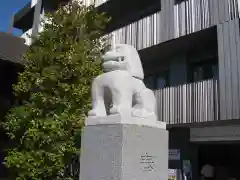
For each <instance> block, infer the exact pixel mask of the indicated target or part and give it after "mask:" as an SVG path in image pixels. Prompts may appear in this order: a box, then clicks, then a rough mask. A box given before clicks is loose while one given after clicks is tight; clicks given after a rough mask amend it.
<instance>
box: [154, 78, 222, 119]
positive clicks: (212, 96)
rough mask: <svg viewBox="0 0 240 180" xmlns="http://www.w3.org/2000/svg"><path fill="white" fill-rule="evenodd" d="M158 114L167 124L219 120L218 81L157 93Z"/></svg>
mask: <svg viewBox="0 0 240 180" xmlns="http://www.w3.org/2000/svg"><path fill="white" fill-rule="evenodd" d="M155 95H156V99H157V114H158V119H159V120H160V121H164V122H166V123H167V124H186V123H195V122H207V121H215V120H218V119H219V95H218V81H217V80H213V79H211V80H205V81H201V82H196V83H191V84H183V85H179V86H176V87H168V88H164V89H159V90H156V91H155Z"/></svg>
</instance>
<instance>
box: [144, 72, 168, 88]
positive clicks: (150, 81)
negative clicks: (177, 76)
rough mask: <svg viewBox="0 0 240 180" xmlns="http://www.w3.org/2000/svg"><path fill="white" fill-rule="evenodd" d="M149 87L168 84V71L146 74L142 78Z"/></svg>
mask: <svg viewBox="0 0 240 180" xmlns="http://www.w3.org/2000/svg"><path fill="white" fill-rule="evenodd" d="M144 82H145V84H146V86H147V87H148V88H149V89H162V88H165V87H167V86H169V78H168V71H164V72H162V73H159V74H156V75H152V76H148V77H146V78H145V80H144Z"/></svg>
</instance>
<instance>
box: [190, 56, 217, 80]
mask: <svg viewBox="0 0 240 180" xmlns="http://www.w3.org/2000/svg"><path fill="white" fill-rule="evenodd" d="M217 76H218V67H217V61H216V59H210V60H208V61H203V62H198V63H194V64H191V65H190V69H189V81H190V82H196V81H202V80H207V79H212V78H217Z"/></svg>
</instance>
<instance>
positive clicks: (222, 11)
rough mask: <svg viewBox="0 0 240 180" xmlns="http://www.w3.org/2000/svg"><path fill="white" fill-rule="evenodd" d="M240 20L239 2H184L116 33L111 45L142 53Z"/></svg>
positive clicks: (114, 32)
mask: <svg viewBox="0 0 240 180" xmlns="http://www.w3.org/2000/svg"><path fill="white" fill-rule="evenodd" d="M165 1H166V3H170V2H171V1H170V0H165ZM166 7H169V6H166ZM172 16H173V17H172ZM171 17H172V18H171ZM239 17H240V3H238V0H228V1H225V0H224V1H219V0H202V1H201V2H200V1H199V0H183V1H180V2H179V3H177V4H175V5H172V6H170V9H169V10H164V6H163V7H162V11H159V12H156V13H154V14H151V15H149V16H147V17H144V18H142V19H140V20H138V21H135V22H133V23H131V24H129V25H127V26H124V27H122V28H119V29H117V30H115V31H113V32H112V33H110V37H112V36H114V38H112V39H111V38H110V39H111V40H110V41H111V42H110V44H112V43H127V44H131V45H133V46H134V47H136V48H137V49H138V50H141V49H144V48H148V47H151V46H154V45H157V44H159V43H162V42H166V41H168V40H171V39H175V38H179V37H181V36H185V35H188V34H191V33H194V32H197V31H200V30H203V29H206V28H209V27H212V26H214V25H217V24H219V23H223V22H225V21H230V20H233V19H236V18H239Z"/></svg>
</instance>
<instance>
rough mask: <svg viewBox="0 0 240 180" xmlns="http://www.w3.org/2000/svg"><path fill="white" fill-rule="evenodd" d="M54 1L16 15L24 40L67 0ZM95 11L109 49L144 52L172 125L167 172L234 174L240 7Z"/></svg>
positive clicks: (232, 1) (221, 0) (234, 2)
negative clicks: (187, 166)
mask: <svg viewBox="0 0 240 180" xmlns="http://www.w3.org/2000/svg"><path fill="white" fill-rule="evenodd" d="M51 2H52V3H51V4H50V3H48V2H47V0H46V1H44V0H32V1H31V2H29V3H28V4H27V5H26V6H25V7H24V8H23V9H22V10H20V11H19V12H18V13H16V15H15V19H14V27H16V28H19V29H22V30H23V34H22V37H25V38H26V34H27V33H30V34H34V33H35V34H36V33H38V32H39V31H40V30H41V28H40V26H39V22H40V20H41V18H43V17H44V12H46V11H52V10H55V9H56V7H57V5H58V4H59V3H62V2H67V0H65V1H64V0H53V1H51ZM84 3H85V4H91V3H94V1H93V0H92V1H91V2H90V1H84ZM95 5H96V8H97V9H98V10H99V11H101V12H107V15H109V16H111V17H112V20H111V22H110V24H109V25H108V27H107V29H106V34H108V35H109V36H110V37H112V38H111V41H112V42H111V43H127V44H131V45H133V46H134V47H136V48H137V49H138V51H139V54H140V56H141V60H142V63H143V66H144V71H145V81H146V84H147V86H148V87H149V88H151V89H153V90H154V91H155V94H156V97H157V105H158V118H159V120H160V121H164V122H166V123H167V124H168V128H169V132H170V142H169V149H170V150H169V152H172V154H171V153H170V156H171V157H170V158H169V159H170V163H169V165H170V167H169V168H174V169H183V166H184V162H185V161H187V160H189V161H190V162H191V165H192V176H193V179H199V176H200V168H201V166H202V165H203V164H206V163H210V164H211V163H212V164H213V165H214V166H215V165H216V164H221V163H222V164H224V165H225V166H228V167H231V168H232V169H234V167H232V166H233V165H232V163H231V162H230V160H229V159H231V160H233V161H238V160H240V157H239V155H238V154H237V153H235V152H233V151H232V152H231V151H229V152H228V154H232V155H233V154H234V153H235V154H234V155H233V156H230V155H228V156H226V155H224V152H223V149H224V148H225V149H235V150H238V151H239V150H240V143H239V140H240V123H239V122H240V120H239V119H240V26H239V18H240V0H130V1H126V0H108V1H106V2H105V1H103V0H98V1H97V2H95ZM26 44H28V45H30V44H31V40H30V39H29V38H26ZM156 140H157V137H156ZM238 144H239V145H238ZM210 149H211V150H212V151H213V152H212V151H210ZM206 150H209V151H206ZM176 152H180V156H179V155H178V154H176ZM206 152H208V153H206ZM210 152H211V153H210ZM225 154H226V153H225ZM225 156H226V157H225ZM231 173H232V176H233V177H235V176H239V175H237V173H236V174H234V173H235V171H234V170H232V172H231ZM231 173H230V174H231Z"/></svg>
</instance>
